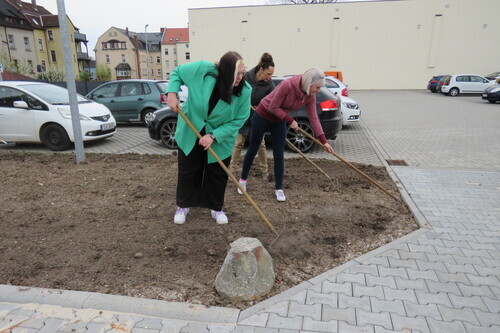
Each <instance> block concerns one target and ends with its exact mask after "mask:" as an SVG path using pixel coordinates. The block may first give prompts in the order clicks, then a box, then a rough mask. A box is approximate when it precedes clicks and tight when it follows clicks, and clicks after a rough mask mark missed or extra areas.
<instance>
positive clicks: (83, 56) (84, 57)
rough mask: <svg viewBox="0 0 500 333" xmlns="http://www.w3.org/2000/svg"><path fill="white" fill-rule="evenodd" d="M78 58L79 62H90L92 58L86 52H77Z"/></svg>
mask: <svg viewBox="0 0 500 333" xmlns="http://www.w3.org/2000/svg"><path fill="white" fill-rule="evenodd" d="M76 58H77V59H78V60H90V57H89V55H88V54H87V53H86V52H76Z"/></svg>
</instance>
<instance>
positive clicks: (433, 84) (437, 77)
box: [427, 75, 446, 93]
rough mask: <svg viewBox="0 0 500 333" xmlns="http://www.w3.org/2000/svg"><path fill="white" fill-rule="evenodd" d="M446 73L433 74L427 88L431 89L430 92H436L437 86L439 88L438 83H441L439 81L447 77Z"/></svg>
mask: <svg viewBox="0 0 500 333" xmlns="http://www.w3.org/2000/svg"><path fill="white" fill-rule="evenodd" d="M445 76H446V75H435V76H433V77H432V78H431V79H430V80H429V82H428V83H427V90H429V91H430V92H433V93H435V92H436V88H437V85H438V83H439V81H440V80H441V79H442V78H443V77H445Z"/></svg>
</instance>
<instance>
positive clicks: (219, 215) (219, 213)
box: [211, 210, 229, 224]
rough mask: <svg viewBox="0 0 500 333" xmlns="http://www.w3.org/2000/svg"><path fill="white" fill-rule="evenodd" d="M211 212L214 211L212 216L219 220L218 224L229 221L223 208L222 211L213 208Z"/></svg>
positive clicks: (216, 220)
mask: <svg viewBox="0 0 500 333" xmlns="http://www.w3.org/2000/svg"><path fill="white" fill-rule="evenodd" d="M211 212H212V218H213V219H214V220H215V222H217V224H226V223H227V222H229V221H228V220H227V216H226V213H224V212H223V211H222V210H221V211H215V210H212V211H211Z"/></svg>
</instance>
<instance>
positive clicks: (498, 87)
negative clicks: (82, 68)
mask: <svg viewBox="0 0 500 333" xmlns="http://www.w3.org/2000/svg"><path fill="white" fill-rule="evenodd" d="M481 98H482V99H484V100H487V101H488V102H490V103H496V102H498V101H500V84H495V85H494V86H491V87H488V88H486V89H485V90H484V92H483V94H482V97H481Z"/></svg>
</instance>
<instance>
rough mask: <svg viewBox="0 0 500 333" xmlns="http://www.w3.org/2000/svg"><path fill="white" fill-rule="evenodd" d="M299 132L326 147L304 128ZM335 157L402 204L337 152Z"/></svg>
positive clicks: (334, 154)
mask: <svg viewBox="0 0 500 333" xmlns="http://www.w3.org/2000/svg"><path fill="white" fill-rule="evenodd" d="M299 131H300V132H301V133H302V134H304V135H305V136H307V137H308V138H309V139H311V140H313V141H314V142H316V143H317V144H318V145H320V146H321V147H323V148H324V147H325V146H324V145H323V144H322V143H321V142H320V141H319V140H318V139H316V138H315V137H313V136H312V135H311V134H309V133H307V132H306V131H304V130H303V129H302V128H300V127H299ZM332 155H333V156H335V157H336V158H338V159H339V160H341V161H342V162H344V163H345V164H347V166H348V167H349V168H351V169H353V170H354V171H356V172H357V173H359V174H360V175H361V176H363V177H364V178H366V179H367V180H368V181H369V182H370V183H372V184H373V185H375V186H376V187H377V188H379V189H380V190H382V191H383V192H384V193H385V194H387V195H388V196H390V197H391V198H393V199H394V200H396V201H397V202H399V203H402V202H401V200H399V199H398V198H396V197H395V196H394V195H392V194H391V193H390V192H389V191H387V190H386V189H385V188H384V187H383V186H382V185H380V184H379V183H378V182H376V181H375V180H373V179H372V178H370V176H368V175H367V174H366V173H364V172H363V171H361V170H359V169H358V168H356V167H355V166H354V165H352V164H351V163H349V162H348V161H346V160H345V159H343V158H342V157H341V156H339V155H338V154H337V153H336V152H333V153H332Z"/></svg>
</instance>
